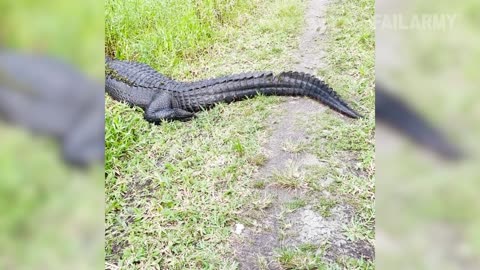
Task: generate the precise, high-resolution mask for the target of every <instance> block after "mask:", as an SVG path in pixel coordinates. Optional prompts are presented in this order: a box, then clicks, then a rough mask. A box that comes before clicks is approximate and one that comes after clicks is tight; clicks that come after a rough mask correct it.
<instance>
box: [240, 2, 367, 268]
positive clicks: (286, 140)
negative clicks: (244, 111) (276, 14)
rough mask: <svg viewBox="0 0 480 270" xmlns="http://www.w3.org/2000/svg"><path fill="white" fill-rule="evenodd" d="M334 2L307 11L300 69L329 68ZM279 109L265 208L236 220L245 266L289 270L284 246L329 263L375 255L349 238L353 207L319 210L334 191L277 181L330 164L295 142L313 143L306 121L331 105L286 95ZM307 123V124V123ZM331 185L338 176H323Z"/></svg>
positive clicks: (260, 177)
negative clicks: (326, 43)
mask: <svg viewBox="0 0 480 270" xmlns="http://www.w3.org/2000/svg"><path fill="white" fill-rule="evenodd" d="M328 4H329V2H328V1H326V0H309V1H307V5H308V6H307V8H306V11H305V12H306V13H305V17H304V19H305V26H304V30H303V33H302V34H301V36H300V42H299V48H298V50H297V51H296V52H295V55H294V57H295V59H297V61H296V63H295V65H294V66H293V69H294V70H297V71H303V72H307V73H311V74H314V75H316V74H317V71H318V70H320V69H322V68H325V67H326V65H325V63H324V60H323V58H324V56H325V52H324V50H323V49H322V41H323V39H324V34H325V30H326V22H325V13H326V9H327V6H328ZM277 110H278V113H276V114H273V115H272V116H271V117H270V119H269V123H270V124H269V125H270V129H271V130H272V132H271V136H270V137H269V140H268V142H267V143H266V144H265V145H264V146H263V151H264V153H265V154H266V156H267V161H266V163H265V164H264V165H263V167H261V168H260V169H259V171H258V172H257V173H256V175H255V177H254V179H255V181H259V182H261V183H262V184H261V185H260V186H261V187H260V192H259V193H260V195H259V196H260V197H261V198H260V199H259V201H263V202H265V206H264V207H263V208H261V209H257V210H253V211H249V212H248V213H245V219H246V220H249V222H248V224H236V228H234V229H235V232H234V233H233V237H232V246H233V250H234V252H235V259H236V261H237V262H238V263H239V265H240V267H239V269H244V270H249V269H272V270H276V269H285V268H286V267H285V266H282V264H281V262H280V261H279V259H278V257H279V255H278V254H279V250H282V249H293V250H299V249H301V247H310V248H309V249H310V250H311V249H312V248H311V247H314V248H313V249H314V253H316V254H319V253H321V259H322V261H325V262H327V263H328V262H335V261H336V260H337V259H338V258H340V257H342V256H348V257H354V258H365V259H367V260H371V259H372V258H373V252H374V251H373V247H371V245H369V244H367V243H363V242H361V241H356V242H354V241H350V240H348V238H347V237H346V236H345V234H344V231H345V225H346V224H348V223H350V222H351V220H352V218H353V216H354V210H353V207H352V206H350V205H349V204H346V203H340V204H337V205H335V206H333V207H332V209H331V211H329V214H328V215H322V214H321V213H320V212H319V211H316V210H315V207H316V206H315V205H318V203H319V201H322V198H327V199H329V198H330V197H331V196H333V195H331V194H329V192H328V191H326V190H323V191H315V192H312V191H311V190H308V189H306V188H303V187H302V186H299V187H288V186H287V187H286V186H282V185H278V184H276V183H274V182H273V181H272V180H271V179H272V178H273V177H275V176H276V175H289V176H291V177H294V178H295V177H297V178H301V176H302V175H305V174H306V173H307V171H308V168H310V167H312V166H317V167H321V166H326V164H324V163H323V162H322V161H321V160H319V159H318V158H317V156H316V155H314V154H312V153H311V152H309V149H302V150H301V151H297V150H295V151H291V149H288V148H289V147H288V146H289V145H291V144H292V143H294V144H295V145H301V144H302V143H308V142H309V139H310V138H309V135H308V134H307V132H306V131H305V127H304V124H305V123H308V121H309V120H310V119H312V118H313V117H315V116H318V115H319V114H322V113H324V112H325V111H326V110H327V108H326V107H325V106H323V105H322V104H319V103H316V102H314V101H312V100H310V99H307V98H285V102H283V103H281V104H280V105H279V106H278V108H277ZM302 125H303V127H302ZM317 181H318V182H319V183H320V185H321V186H323V187H328V186H329V185H330V184H331V182H332V179H329V178H326V179H317ZM298 201H301V202H302V204H301V206H300V207H298V208H296V209H295V210H293V211H292V210H289V208H288V206H289V205H294V204H295V203H296V202H298Z"/></svg>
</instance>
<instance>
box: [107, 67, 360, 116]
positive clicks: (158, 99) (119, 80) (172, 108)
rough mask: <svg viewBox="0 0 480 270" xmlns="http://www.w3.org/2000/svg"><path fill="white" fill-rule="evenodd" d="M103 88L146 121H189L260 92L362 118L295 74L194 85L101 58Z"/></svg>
mask: <svg viewBox="0 0 480 270" xmlns="http://www.w3.org/2000/svg"><path fill="white" fill-rule="evenodd" d="M105 90H106V92H107V93H108V94H109V95H110V96H111V97H113V98H114V99H115V100H118V101H123V102H126V103H128V104H130V105H132V106H139V107H141V108H143V110H144V111H145V119H146V120H147V121H149V122H153V123H160V122H161V121H162V120H188V119H190V118H192V117H194V116H195V113H196V112H198V111H201V110H203V109H208V108H211V107H213V106H215V104H218V103H220V102H227V103H229V102H234V101H239V100H242V99H245V98H249V97H253V96H256V95H258V94H263V95H277V96H307V97H310V98H312V99H314V100H317V101H319V102H322V103H324V104H326V105H327V106H329V107H330V108H332V109H334V110H336V111H338V112H340V113H342V114H344V115H346V116H348V117H351V118H358V117H361V116H360V114H358V113H357V112H356V111H354V110H353V109H351V108H350V107H349V106H348V105H347V104H346V103H345V102H344V101H343V100H342V99H341V98H340V97H339V96H338V95H337V94H336V93H335V92H334V91H333V90H332V89H331V88H330V87H329V86H328V85H327V84H326V83H324V82H323V81H321V80H319V79H317V78H315V77H314V76H312V75H309V74H305V73H299V72H284V73H280V74H278V75H274V74H273V73H271V72H254V73H242V74H236V75H231V76H225V77H220V78H214V79H207V80H201V81H196V82H179V81H175V80H172V79H170V78H168V77H166V76H163V75H162V74H160V73H158V72H157V71H156V70H154V69H153V68H151V67H150V66H148V65H146V64H142V63H137V62H128V61H120V60H113V59H110V58H106V59H105Z"/></svg>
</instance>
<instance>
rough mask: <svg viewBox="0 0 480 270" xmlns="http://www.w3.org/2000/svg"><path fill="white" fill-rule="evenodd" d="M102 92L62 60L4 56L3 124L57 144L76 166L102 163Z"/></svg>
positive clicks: (0, 63)
mask: <svg viewBox="0 0 480 270" xmlns="http://www.w3.org/2000/svg"><path fill="white" fill-rule="evenodd" d="M101 89H102V84H101V83H97V82H95V81H93V80H91V79H89V78H87V77H86V76H84V75H83V74H82V73H81V72H80V71H78V70H76V69H74V68H73V67H71V66H70V65H68V64H66V63H64V62H63V61H60V60H59V59H55V58H52V57H49V56H44V55H33V54H27V53H23V54H22V53H18V52H14V51H0V120H3V121H6V122H7V123H10V124H12V125H16V126H18V127H20V128H24V129H26V130H28V131H30V132H32V133H35V134H39V135H44V136H48V137H51V138H54V139H57V140H58V142H59V143H60V145H61V149H62V153H63V158H64V160H65V161H66V162H67V163H69V164H71V165H77V166H88V165H93V164H102V163H103V160H104V140H105V139H104V137H105V136H104V115H105V113H104V108H105V105H104V94H103V93H102V91H101ZM98 90H100V91H98Z"/></svg>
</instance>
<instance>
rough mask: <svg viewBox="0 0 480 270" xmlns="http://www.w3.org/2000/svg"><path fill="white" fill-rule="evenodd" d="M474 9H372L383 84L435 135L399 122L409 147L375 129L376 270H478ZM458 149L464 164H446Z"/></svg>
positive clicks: (468, 4)
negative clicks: (407, 133)
mask: <svg viewBox="0 0 480 270" xmlns="http://www.w3.org/2000/svg"><path fill="white" fill-rule="evenodd" d="M478 10H480V2H478V1H475V0H466V1H459V2H451V1H443V0H442V1H431V0H422V1H401V2H400V1H391V0H378V1H376V79H377V82H381V83H382V84H384V85H386V86H385V87H388V90H389V91H388V92H387V91H386V93H387V94H388V95H389V96H390V97H394V100H393V101H394V102H393V104H395V103H396V101H401V102H402V103H403V105H402V106H400V107H397V108H402V107H403V109H405V108H408V109H411V110H412V111H414V115H415V116H417V117H421V119H423V120H421V121H422V122H423V121H426V122H423V123H424V124H426V125H423V127H426V126H428V127H429V128H427V129H426V130H425V129H424V130H423V133H422V130H421V129H420V128H418V127H416V126H417V124H418V118H417V120H414V121H407V120H408V119H407V118H408V113H407V114H406V113H402V114H400V115H401V117H400V118H398V119H397V120H398V123H399V124H400V125H403V128H406V129H407V130H409V131H410V133H411V134H413V140H411V139H408V138H405V136H404V135H405V134H404V133H402V132H398V129H395V128H394V129H391V128H388V125H382V124H381V123H380V122H379V121H377V129H376V161H377V172H376V199H377V201H376V210H377V212H376V213H377V216H376V267H377V268H378V269H480V230H478V228H480V215H479V213H480V196H479V195H480V169H479V167H478V164H479V162H478V152H479V145H478V138H479V137H480V136H479V135H480V126H479V125H478V123H479V120H480V104H479V98H480V92H479V91H478V90H479V89H478V87H479V85H480V81H479V80H480V77H479V76H478V73H479V66H478V63H479V60H480V47H479V46H478V44H480V35H479V32H480V21H479V18H480V17H479V16H478V14H477V12H478ZM378 86H379V85H377V87H378ZM377 98H380V100H377V113H378V110H379V109H380V110H381V109H382V108H381V107H380V106H379V104H380V103H381V101H382V100H381V99H382V96H380V95H379V94H378V92H377ZM384 100H385V99H384ZM395 100H396V101H395ZM379 101H380V103H379ZM382 106H386V107H392V108H394V106H392V103H390V105H388V104H385V103H384V104H383V105H382ZM384 109H385V108H384ZM387 112H392V111H391V110H390V111H388V110H387ZM385 115H388V114H384V115H383V116H385ZM410 116H412V115H410ZM378 117H379V115H377V120H378ZM390 117H394V116H392V115H390ZM402 121H403V122H402ZM416 121H417V124H416V123H415V122H416ZM404 130H405V129H404ZM433 131H434V133H432V132H433ZM415 134H416V135H415ZM419 134H423V135H425V134H430V135H428V136H425V137H423V138H422V136H423V135H419ZM431 134H437V135H439V134H442V135H440V137H441V139H440V140H439V138H440V137H435V136H433V137H432V136H431ZM415 136H417V138H416V139H417V140H415ZM410 138H412V136H410ZM429 138H430V139H429ZM418 139H420V142H423V143H420V144H418V143H414V142H415V141H417V142H418ZM439 142H440V143H439ZM453 146H455V148H452V147H453ZM458 149H461V150H464V152H465V154H466V158H465V159H463V160H461V161H460V162H450V161H449V159H443V158H442V156H445V154H447V156H448V155H449V154H457V150H458ZM432 150H434V151H432ZM435 150H440V151H435ZM439 154H440V155H439ZM442 154H443V155H442ZM453 156H455V155H453Z"/></svg>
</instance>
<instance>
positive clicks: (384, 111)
mask: <svg viewBox="0 0 480 270" xmlns="http://www.w3.org/2000/svg"><path fill="white" fill-rule="evenodd" d="M390 92H391V91H389V90H388V89H387V88H386V87H385V85H384V84H382V83H379V82H377V83H376V85H375V116H376V118H375V120H376V123H383V124H386V125H387V126H390V127H392V128H394V129H395V130H397V131H398V132H400V133H401V134H403V135H404V136H406V137H409V138H410V139H411V140H412V141H413V142H415V143H417V144H419V145H421V146H423V147H425V148H426V149H430V150H431V151H433V152H435V153H436V154H437V155H438V156H439V157H441V158H444V159H445V160H450V161H457V160H461V159H463V158H464V157H465V153H463V151H461V150H460V149H459V148H458V147H457V146H455V145H453V144H451V143H450V142H449V141H448V140H447V138H446V137H445V135H444V134H443V133H442V132H441V131H440V130H438V129H437V128H436V127H434V126H432V125H431V124H430V123H428V122H427V121H426V120H425V119H424V118H423V117H422V116H421V115H420V114H419V113H418V112H416V111H415V110H414V109H413V108H412V107H411V106H410V105H409V104H407V103H406V102H405V101H403V100H402V99H400V98H399V97H397V96H395V95H393V94H391V93H390Z"/></svg>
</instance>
